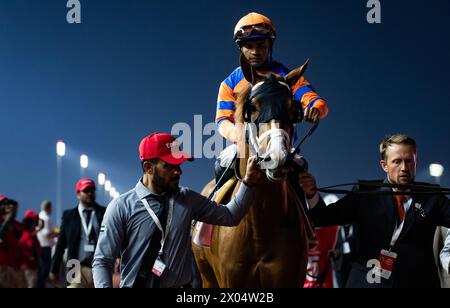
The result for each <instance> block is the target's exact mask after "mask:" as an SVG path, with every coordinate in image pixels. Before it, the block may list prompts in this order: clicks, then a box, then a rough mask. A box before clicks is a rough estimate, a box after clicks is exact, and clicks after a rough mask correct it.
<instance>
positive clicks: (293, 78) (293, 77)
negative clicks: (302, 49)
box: [284, 59, 309, 87]
mask: <svg viewBox="0 0 450 308" xmlns="http://www.w3.org/2000/svg"><path fill="white" fill-rule="evenodd" d="M308 64H309V59H308V60H306V62H305V64H303V65H302V66H300V67H297V68H296V69H294V70H292V71H291V72H290V73H289V74H287V75H286V77H284V78H285V79H286V83H287V84H288V85H289V86H291V87H292V86H293V85H295V84H296V83H297V81H298V80H299V79H300V77H302V76H303V74H304V73H305V71H306V69H307V68H308Z"/></svg>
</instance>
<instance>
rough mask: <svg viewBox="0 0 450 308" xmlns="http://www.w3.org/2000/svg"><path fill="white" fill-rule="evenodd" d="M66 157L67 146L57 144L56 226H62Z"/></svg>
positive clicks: (61, 143) (60, 143)
mask: <svg viewBox="0 0 450 308" xmlns="http://www.w3.org/2000/svg"><path fill="white" fill-rule="evenodd" d="M65 155H66V144H65V143H64V142H63V141H62V140H58V141H57V142H56V225H57V226H59V225H60V219H61V216H62V204H61V203H62V192H61V182H62V158H63V157H64V156H65Z"/></svg>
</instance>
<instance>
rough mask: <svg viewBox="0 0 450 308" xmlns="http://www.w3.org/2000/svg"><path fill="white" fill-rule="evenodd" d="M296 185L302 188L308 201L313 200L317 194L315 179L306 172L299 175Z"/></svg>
mask: <svg viewBox="0 0 450 308" xmlns="http://www.w3.org/2000/svg"><path fill="white" fill-rule="evenodd" d="M298 183H299V184H300V186H301V187H302V189H303V191H304V192H305V194H306V197H307V198H308V199H311V198H313V197H314V196H315V195H316V193H317V186H316V179H315V178H314V177H313V176H312V175H311V174H309V173H307V172H302V173H300V177H299V180H298Z"/></svg>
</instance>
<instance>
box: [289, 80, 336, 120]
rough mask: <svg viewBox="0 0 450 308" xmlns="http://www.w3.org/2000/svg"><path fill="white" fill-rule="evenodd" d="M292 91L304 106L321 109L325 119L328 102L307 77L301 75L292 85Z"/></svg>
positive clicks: (321, 116) (321, 114)
mask: <svg viewBox="0 0 450 308" xmlns="http://www.w3.org/2000/svg"><path fill="white" fill-rule="evenodd" d="M292 93H293V94H294V97H295V99H296V100H298V101H300V102H301V103H302V106H303V108H306V107H310V108H312V107H314V108H317V109H319V111H320V118H321V119H323V118H325V117H326V116H327V114H328V105H327V102H326V101H325V100H324V99H323V98H321V97H320V96H319V94H317V93H316V91H315V90H314V88H313V87H312V86H311V85H310V83H309V82H308V81H306V79H305V78H303V77H301V78H300V79H299V80H298V81H297V83H296V84H295V85H294V86H293V87H292Z"/></svg>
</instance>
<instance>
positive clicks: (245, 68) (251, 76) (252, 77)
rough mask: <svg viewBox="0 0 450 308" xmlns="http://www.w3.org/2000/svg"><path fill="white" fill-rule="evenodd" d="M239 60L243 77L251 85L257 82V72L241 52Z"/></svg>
mask: <svg viewBox="0 0 450 308" xmlns="http://www.w3.org/2000/svg"><path fill="white" fill-rule="evenodd" d="M239 62H240V64H241V69H242V72H243V73H244V78H245V80H247V81H248V82H250V83H251V84H252V85H255V84H256V83H257V78H258V73H257V72H256V70H255V69H254V68H253V66H252V65H251V64H250V63H249V62H248V61H247V59H246V58H245V56H244V54H243V53H241V57H240V58H239Z"/></svg>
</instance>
